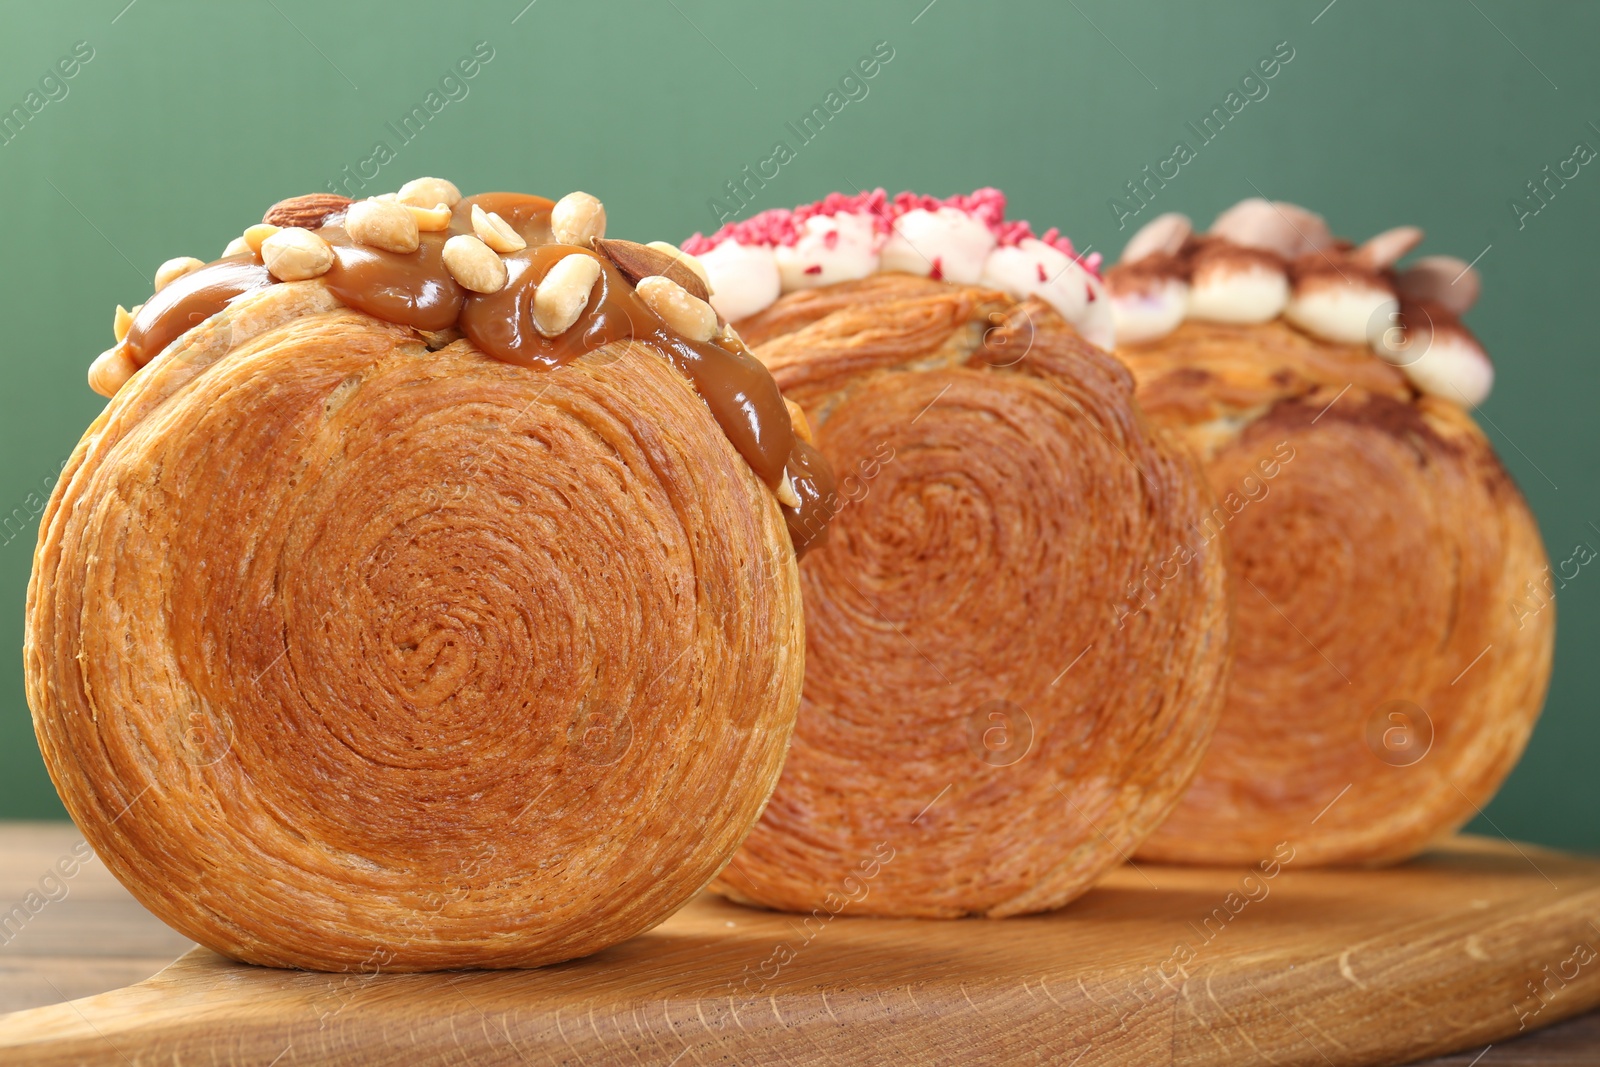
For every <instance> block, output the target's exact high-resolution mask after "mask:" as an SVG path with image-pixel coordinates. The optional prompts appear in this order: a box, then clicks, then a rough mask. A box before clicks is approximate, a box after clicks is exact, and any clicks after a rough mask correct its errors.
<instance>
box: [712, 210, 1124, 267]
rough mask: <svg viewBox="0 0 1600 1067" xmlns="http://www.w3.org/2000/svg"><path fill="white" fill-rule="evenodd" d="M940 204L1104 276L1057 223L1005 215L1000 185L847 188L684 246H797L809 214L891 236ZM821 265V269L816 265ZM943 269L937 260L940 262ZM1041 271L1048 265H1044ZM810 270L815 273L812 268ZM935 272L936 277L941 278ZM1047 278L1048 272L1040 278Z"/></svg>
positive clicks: (1007, 241) (1010, 239)
mask: <svg viewBox="0 0 1600 1067" xmlns="http://www.w3.org/2000/svg"><path fill="white" fill-rule="evenodd" d="M941 208H955V209H956V210H958V211H963V212H965V213H966V214H968V215H970V216H971V217H972V218H975V219H977V220H978V221H979V222H981V223H983V224H984V225H985V226H987V227H988V228H989V230H990V232H991V233H993V234H994V236H995V241H996V242H997V243H998V244H1000V245H1001V246H1002V247H1006V246H1015V245H1019V244H1021V243H1022V242H1023V241H1026V240H1034V239H1036V240H1038V241H1039V242H1040V243H1042V244H1046V245H1049V246H1050V247H1051V248H1054V249H1055V250H1056V251H1058V252H1060V253H1062V254H1063V255H1065V256H1069V257H1071V258H1072V259H1073V260H1075V261H1077V263H1078V265H1079V266H1081V267H1083V269H1084V270H1086V271H1088V272H1089V273H1090V274H1092V275H1094V276H1095V277H1096V278H1099V277H1101V274H1100V264H1101V260H1102V257H1101V255H1100V253H1099V252H1096V253H1094V254H1093V255H1090V256H1082V257H1080V256H1079V255H1078V253H1077V250H1076V249H1075V248H1074V247H1073V245H1072V241H1071V240H1070V239H1068V238H1067V237H1064V236H1062V234H1061V231H1060V230H1058V229H1055V228H1051V229H1049V230H1046V231H1045V233H1044V235H1043V236H1042V237H1037V238H1035V236H1034V232H1033V227H1031V226H1029V225H1028V224H1027V223H1026V222H1024V221H1022V220H1020V219H1016V220H1012V221H1009V222H1008V221H1007V220H1006V195H1005V194H1004V193H1002V192H1001V191H1000V190H999V189H994V188H990V187H985V188H982V189H975V190H973V192H972V193H971V194H970V195H966V196H963V195H961V194H959V193H958V194H957V195H955V196H951V197H946V198H945V199H943V200H940V199H939V198H938V197H935V196H927V195H924V194H921V193H913V192H902V193H896V194H895V195H894V197H893V198H891V197H890V196H889V195H888V194H887V193H885V192H884V191H883V190H882V189H873V190H871V191H870V192H861V193H856V194H854V195H853V196H846V195H845V194H844V193H829V194H828V195H827V196H825V197H823V198H822V199H821V200H818V201H815V202H813V203H810V204H801V205H800V206H798V207H796V208H795V209H794V210H792V211H789V210H785V209H783V208H772V209H770V210H768V211H763V212H760V213H759V214H756V215H752V216H751V217H750V218H748V219H745V220H744V221H743V222H730V223H728V224H727V225H726V226H724V227H722V229H720V230H718V231H717V232H716V233H714V234H712V235H711V236H710V237H706V236H704V235H703V234H698V233H697V234H695V235H694V236H693V237H691V238H689V239H688V240H687V241H685V242H683V246H682V247H683V250H684V251H685V252H688V253H689V254H690V255H692V256H699V255H704V254H705V253H707V252H709V251H711V250H712V249H713V248H715V247H717V246H718V245H720V244H722V243H723V242H724V241H737V242H739V243H740V244H742V245H768V246H777V245H785V246H791V247H792V246H793V245H794V244H795V243H796V242H798V241H799V240H800V236H801V234H802V233H804V231H805V223H806V221H807V220H809V219H813V218H817V217H819V216H820V217H823V218H831V217H833V216H835V215H840V214H854V215H868V216H870V217H871V218H872V226H873V230H874V231H875V232H876V233H877V234H879V235H880V236H886V235H888V234H889V233H891V232H892V231H893V229H894V222H895V220H896V219H898V218H899V217H900V216H902V215H904V214H906V213H907V212H910V211H919V210H920V211H938V210H940V209H941ZM838 241H839V233H838V230H837V229H835V230H832V231H830V232H828V233H827V234H825V235H823V243H824V245H825V246H826V247H828V248H834V247H835V246H836V245H837V244H838ZM817 269H818V270H820V269H821V268H820V267H819V268H817ZM935 270H936V271H937V270H938V264H935ZM1039 270H1040V273H1041V275H1042V274H1043V271H1044V267H1043V266H1042V265H1041V266H1040V267H1039ZM807 273H814V272H813V271H811V270H809V269H808V270H807ZM939 276H940V275H939V274H937V273H936V274H935V275H934V277H939ZM1043 280H1045V279H1044V278H1043V277H1041V278H1040V281H1043Z"/></svg>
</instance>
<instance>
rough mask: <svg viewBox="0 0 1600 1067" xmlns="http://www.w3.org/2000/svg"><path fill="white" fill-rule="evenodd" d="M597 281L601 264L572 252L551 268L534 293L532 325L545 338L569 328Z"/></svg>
mask: <svg viewBox="0 0 1600 1067" xmlns="http://www.w3.org/2000/svg"><path fill="white" fill-rule="evenodd" d="M599 278H600V261H599V260H597V259H595V258H594V257H593V256H586V255H583V254H582V253H581V252H574V253H573V254H572V255H570V256H563V257H562V259H561V260H560V262H558V263H557V264H556V265H555V266H553V267H551V268H550V270H549V271H548V272H547V273H546V274H545V276H544V280H543V281H541V282H540V283H539V288H538V289H536V290H535V291H534V294H533V326H534V329H536V330H538V331H539V332H540V333H542V334H544V336H546V337H557V336H559V335H561V334H563V333H566V332H567V331H568V330H570V329H572V326H573V324H574V323H575V322H577V321H578V316H579V315H582V314H583V309H584V308H585V307H587V306H588V304H589V293H590V291H591V290H593V289H594V283H595V282H596V281H597V280H599Z"/></svg>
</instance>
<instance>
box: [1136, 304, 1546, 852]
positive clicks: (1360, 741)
mask: <svg viewBox="0 0 1600 1067" xmlns="http://www.w3.org/2000/svg"><path fill="white" fill-rule="evenodd" d="M1119 354H1120V355H1121V356H1122V357H1123V359H1124V360H1125V361H1126V362H1127V363H1128V364H1129V365H1130V367H1131V368H1132V369H1133V372H1134V375H1135V377H1136V378H1137V379H1138V381H1139V397H1140V400H1141V402H1142V403H1143V405H1144V407H1145V410H1146V411H1147V412H1148V413H1149V415H1150V417H1151V418H1152V419H1153V420H1155V421H1157V422H1159V423H1161V424H1162V425H1164V426H1167V427H1169V428H1172V429H1173V430H1175V431H1176V432H1179V433H1181V434H1183V435H1184V437H1185V438H1186V439H1187V440H1188V441H1189V443H1190V444H1191V445H1192V446H1193V447H1194V449H1195V451H1196V452H1197V453H1198V455H1199V456H1200V457H1201V458H1202V460H1203V462H1204V465H1205V469H1206V474H1207V477H1208V478H1209V479H1210V481H1211V483H1212V486H1213V487H1214V489H1215V490H1216V492H1217V496H1218V498H1219V507H1218V509H1217V510H1216V511H1215V512H1213V514H1212V516H1211V517H1210V518H1208V520H1207V521H1206V524H1205V530H1206V536H1208V537H1211V538H1214V539H1215V540H1216V541H1217V542H1218V543H1226V544H1227V545H1228V546H1229V548H1230V559H1231V566H1230V574H1231V579H1232V583H1233V597H1234V603H1235V619H1234V656H1233V659H1234V662H1233V671H1232V680H1231V683H1230V688H1229V694H1228V699H1227V705H1226V708H1225V710H1224V712H1223V715H1222V720H1221V722H1220V724H1219V726H1218V728H1217V734H1216V737H1215V739H1214V740H1213V742H1212V745H1211V749H1210V751H1209V752H1208V754H1207V755H1206V758H1205V760H1204V762H1203V763H1202V764H1201V768H1200V771H1199V773H1198V774H1197V775H1196V776H1195V779H1194V782H1193V784H1192V785H1191V786H1190V788H1189V791H1188V792H1187V793H1186V794H1185V795H1184V798H1183V800H1182V802H1181V803H1180V804H1179V805H1178V807H1177V809H1176V810H1175V811H1174V813H1173V815H1172V817H1171V818H1170V819H1168V820H1167V822H1166V823H1164V824H1163V825H1162V827H1161V828H1160V829H1159V830H1158V831H1157V832H1156V833H1155V834H1154V835H1152V836H1151V837H1150V839H1149V840H1147V841H1146V842H1145V844H1144V846H1143V848H1142V849H1141V850H1140V853H1139V854H1140V856H1142V857H1148V858H1152V859H1158V860H1166V861H1177V862H1190V863H1216V862H1224V863H1249V862H1254V861H1255V860H1258V859H1260V858H1261V857H1263V856H1266V855H1269V854H1270V853H1271V852H1272V850H1273V848H1274V847H1275V845H1276V844H1277V843H1279V842H1283V841H1289V842H1292V843H1293V845H1294V847H1295V849H1296V853H1297V854H1296V861H1295V862H1296V863H1308V864H1339V863H1383V862H1389V861H1395V860H1399V859H1403V858H1405V857H1407V856H1410V855H1413V854H1414V853H1416V852H1417V851H1419V850H1420V849H1422V848H1423V847H1424V846H1425V845H1427V844H1428V843H1429V842H1430V841H1432V840H1434V839H1435V838H1437V837H1439V836H1440V835H1442V834H1445V833H1447V832H1449V831H1451V830H1454V829H1455V828H1457V827H1459V826H1460V825H1462V824H1463V823H1464V822H1466V821H1467V820H1468V819H1470V818H1471V817H1472V816H1473V815H1474V814H1475V813H1476V812H1477V811H1478V810H1479V807H1480V805H1482V804H1484V803H1486V802H1487V801H1488V799H1489V797H1490V796H1491V795H1492V794H1493V793H1494V791H1495V789H1496V788H1498V786H1499V784H1500V782H1501V781H1502V780H1503V779H1504V777H1505V775H1506V774H1507V773H1509V771H1510V769H1511V767H1512V766H1513V765H1514V764H1515V762H1516V760H1517V757H1518V756H1519V755H1520V754H1521V752H1522V749H1523V746H1524V744H1525V743H1526V741H1527V738H1528V734H1529V732H1530V731H1531V729H1532V727H1533V723H1534V720H1535V719H1536V717H1537V715H1538V712H1539V708H1540V706H1541V704H1542V703H1543V700H1544V693H1545V688H1546V686H1547V684H1548V681H1549V675H1550V663H1551V651H1552V643H1553V632H1554V608H1553V606H1545V607H1544V608H1543V610H1536V609H1535V608H1533V607H1531V606H1527V605H1525V604H1524V600H1525V597H1526V590H1527V588H1528V587H1529V584H1530V583H1537V581H1538V579H1539V577H1540V575H1541V574H1543V573H1545V568H1546V564H1547V561H1546V557H1545V552H1544V548H1543V545H1542V543H1541V541H1540V538H1539V531H1538V529H1537V527H1536V525H1535V523H1534V519H1533V516H1532V515H1531V514H1530V512H1529V510H1528V507H1527V505H1526V503H1525V502H1524V500H1523V498H1522V495H1521V494H1520V493H1519V492H1518V490H1517V488H1516V486H1515V485H1514V484H1513V483H1512V481H1511V479H1510V477H1509V475H1507V473H1506V471H1505V470H1504V468H1503V467H1502V466H1501V464H1500V462H1499V460H1498V459H1497V458H1496V456H1495V454H1494V451H1493V449H1492V448H1491V446H1490V444H1489V442H1488V440H1487V439H1486V438H1485V437H1484V435H1483V433H1482V432H1481V431H1480V430H1479V429H1478V427H1477V424H1476V423H1475V422H1473V420H1472V418H1471V417H1470V416H1469V415H1468V414H1466V412H1464V411H1463V410H1462V408H1461V407H1460V406H1459V405H1458V404H1456V403H1452V402H1450V401H1448V400H1444V399H1440V398H1436V397H1432V396H1428V395H1422V394H1419V393H1418V391H1417V390H1416V389H1415V388H1414V387H1413V386H1411V385H1410V384H1409V383H1408V382H1407V380H1406V378H1405V377H1404V375H1403V374H1402V372H1401V371H1400V370H1399V369H1397V368H1395V367H1392V366H1390V365H1388V364H1386V363H1384V362H1382V361H1380V360H1379V359H1378V358H1377V357H1376V356H1374V355H1373V353H1372V352H1371V350H1370V349H1369V348H1368V347H1367V346H1365V345H1360V344H1351V345H1340V344H1335V343H1332V342H1328V341H1324V340H1318V339H1316V338H1313V337H1310V336H1308V335H1307V334H1305V333H1303V332H1301V331H1299V330H1297V329H1295V328H1293V327H1292V326H1290V325H1289V324H1288V323H1286V322H1281V321H1273V322H1265V323H1256V324H1249V325H1229V324H1221V323H1204V322H1187V323H1184V324H1183V325H1182V326H1180V327H1178V328H1177V329H1176V330H1175V331H1174V332H1173V333H1171V334H1169V335H1168V336H1166V337H1163V338H1161V339H1159V340H1157V341H1154V342H1152V343H1149V344H1145V345H1139V346H1132V347H1128V348H1125V349H1123V350H1122V351H1121V352H1120V353H1119ZM1538 603H1543V602H1542V601H1538ZM1519 605H1523V606H1522V607H1521V608H1520V610H1519Z"/></svg>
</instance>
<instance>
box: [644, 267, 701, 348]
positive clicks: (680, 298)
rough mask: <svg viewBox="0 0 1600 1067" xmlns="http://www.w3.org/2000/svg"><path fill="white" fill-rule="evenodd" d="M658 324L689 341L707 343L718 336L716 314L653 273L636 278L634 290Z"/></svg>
mask: <svg viewBox="0 0 1600 1067" xmlns="http://www.w3.org/2000/svg"><path fill="white" fill-rule="evenodd" d="M635 291H636V292H638V294H639V299H641V300H643V301H644V302H645V306H646V307H648V308H649V309H650V310H651V311H653V312H655V313H656V315H657V316H659V317H660V319H661V321H662V322H664V323H666V324H667V325H668V326H669V327H671V328H672V329H673V330H675V331H677V332H678V333H680V334H682V335H683V336H685V337H687V338H688V339H689V340H691V341H709V340H711V338H712V337H714V336H716V333H717V313H716V312H715V311H712V310H711V305H710V304H708V303H706V302H705V301H704V300H701V299H700V298H699V297H695V296H690V295H689V292H688V291H687V290H686V289H684V287H683V286H681V285H679V284H678V283H677V282H675V281H673V280H672V279H671V278H663V277H662V276H661V275H659V274H653V275H651V276H650V277H648V278H641V279H639V285H638V288H637V289H636V290H635Z"/></svg>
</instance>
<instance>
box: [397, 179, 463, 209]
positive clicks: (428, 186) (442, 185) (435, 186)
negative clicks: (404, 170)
mask: <svg viewBox="0 0 1600 1067" xmlns="http://www.w3.org/2000/svg"><path fill="white" fill-rule="evenodd" d="M395 199H396V200H398V201H400V203H402V204H410V205H411V206H412V207H432V206H433V205H434V204H443V205H444V206H445V207H450V208H453V207H455V206H456V205H457V204H459V203H461V190H460V189H457V188H456V185H455V182H448V181H445V180H444V179H443V178H413V179H411V180H410V181H408V182H406V183H405V184H404V185H402V186H401V187H400V191H399V192H398V193H396V194H395Z"/></svg>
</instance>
